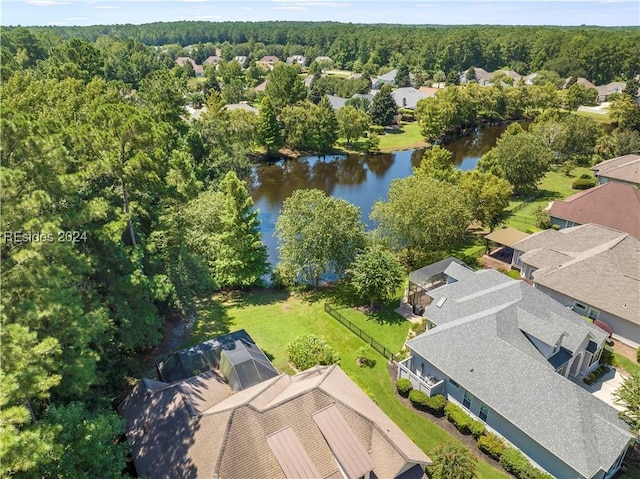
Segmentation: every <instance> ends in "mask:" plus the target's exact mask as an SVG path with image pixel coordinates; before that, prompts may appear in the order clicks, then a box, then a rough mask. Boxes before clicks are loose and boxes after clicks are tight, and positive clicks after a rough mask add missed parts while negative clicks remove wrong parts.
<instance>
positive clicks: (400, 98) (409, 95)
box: [391, 86, 427, 110]
mask: <svg viewBox="0 0 640 479" xmlns="http://www.w3.org/2000/svg"><path fill="white" fill-rule="evenodd" d="M391 95H393V99H394V100H395V101H396V105H398V106H399V107H400V108H409V109H412V110H413V109H415V108H416V106H417V105H418V102H419V101H420V100H422V99H423V98H427V94H426V93H422V92H421V91H420V90H416V89H415V88H413V87H410V86H409V87H403V88H398V89H396V90H394V91H392V92H391Z"/></svg>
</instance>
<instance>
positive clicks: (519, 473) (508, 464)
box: [500, 447, 553, 479]
mask: <svg viewBox="0 0 640 479" xmlns="http://www.w3.org/2000/svg"><path fill="white" fill-rule="evenodd" d="M500 465H501V466H502V467H503V468H504V470H505V471H507V472H508V473H510V474H513V475H514V476H516V477H517V478H518V479H553V476H550V475H549V474H547V473H546V472H544V471H541V470H540V469H537V468H535V467H533V465H532V464H531V463H530V462H529V460H528V459H527V458H526V457H525V456H524V454H522V453H521V452H520V451H519V450H518V449H515V448H513V447H508V448H506V449H505V450H504V452H503V453H502V456H500Z"/></svg>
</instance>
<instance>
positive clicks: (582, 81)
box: [562, 77, 596, 88]
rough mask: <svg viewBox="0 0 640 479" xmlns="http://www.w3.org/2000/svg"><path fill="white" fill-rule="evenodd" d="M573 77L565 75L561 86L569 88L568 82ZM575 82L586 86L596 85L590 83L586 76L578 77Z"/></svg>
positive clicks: (593, 86)
mask: <svg viewBox="0 0 640 479" xmlns="http://www.w3.org/2000/svg"><path fill="white" fill-rule="evenodd" d="M574 78H575V77H567V78H565V79H564V84H563V85H562V88H569V87H570V86H571V84H570V82H571V81H572V80H573V79H574ZM575 83H577V84H578V85H582V86H584V87H587V88H596V86H595V85H594V84H593V83H591V82H590V81H589V80H587V79H586V78H583V77H578V78H577V79H576V81H575Z"/></svg>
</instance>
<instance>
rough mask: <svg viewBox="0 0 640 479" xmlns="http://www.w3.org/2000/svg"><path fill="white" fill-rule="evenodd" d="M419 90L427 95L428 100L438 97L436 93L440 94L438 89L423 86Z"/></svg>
mask: <svg viewBox="0 0 640 479" xmlns="http://www.w3.org/2000/svg"><path fill="white" fill-rule="evenodd" d="M418 90H419V91H420V92H422V93H424V94H425V95H427V98H433V97H435V96H436V93H438V88H434V87H429V86H421V87H420V88H418Z"/></svg>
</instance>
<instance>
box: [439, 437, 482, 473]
mask: <svg viewBox="0 0 640 479" xmlns="http://www.w3.org/2000/svg"><path fill="white" fill-rule="evenodd" d="M477 463H478V458H477V457H476V456H474V455H473V454H472V453H471V451H469V450H468V449H467V448H466V447H464V446H463V445H462V444H460V443H459V442H450V441H449V442H444V443H441V444H440V445H439V446H438V448H437V449H436V450H435V453H434V454H433V466H431V468H430V472H431V475H432V477H433V478H434V479H474V478H475V477H476V465H477Z"/></svg>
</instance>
